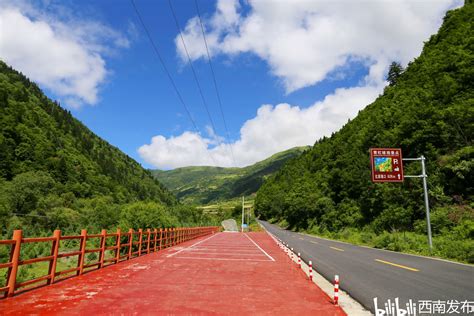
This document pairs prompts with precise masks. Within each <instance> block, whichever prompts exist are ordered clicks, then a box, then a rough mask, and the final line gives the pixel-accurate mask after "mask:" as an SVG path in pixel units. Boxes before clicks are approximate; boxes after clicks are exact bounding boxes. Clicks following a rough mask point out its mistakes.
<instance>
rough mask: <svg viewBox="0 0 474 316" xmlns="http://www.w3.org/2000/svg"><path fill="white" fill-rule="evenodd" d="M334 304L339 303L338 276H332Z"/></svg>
mask: <svg viewBox="0 0 474 316" xmlns="http://www.w3.org/2000/svg"><path fill="white" fill-rule="evenodd" d="M334 305H339V276H338V275H337V274H336V275H335V276H334Z"/></svg>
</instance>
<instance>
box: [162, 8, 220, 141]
mask: <svg viewBox="0 0 474 316" xmlns="http://www.w3.org/2000/svg"><path fill="white" fill-rule="evenodd" d="M168 4H169V6H170V10H171V14H172V15H173V19H174V22H175V23H176V28H177V30H178V33H179V37H180V38H181V43H182V44H183V47H184V51H185V52H186V56H187V58H188V64H189V66H190V67H191V70H192V73H193V77H194V81H195V82H196V85H197V87H198V90H199V94H200V96H201V100H202V104H203V105H204V108H205V109H206V113H207V117H208V118H209V122H210V123H211V126H212V128H213V130H214V132H215V133H216V132H217V130H216V127H215V125H214V121H213V120H212V117H211V113H210V112H209V107H208V106H207V102H206V98H204V93H203V92H202V88H201V84H200V83H199V79H198V77H197V74H196V70H195V69H194V65H193V62H192V60H191V57H190V56H189V52H188V48H187V47H186V42H185V41H184V37H183V32H182V30H181V26H180V25H179V21H178V18H177V16H176V12H175V11H174V8H173V5H172V4H171V0H168Z"/></svg>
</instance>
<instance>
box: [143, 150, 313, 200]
mask: <svg viewBox="0 0 474 316" xmlns="http://www.w3.org/2000/svg"><path fill="white" fill-rule="evenodd" d="M307 148H308V147H295V148H292V149H289V150H286V151H283V152H280V153H277V154H275V155H273V156H271V157H270V158H267V159H265V160H263V161H260V162H257V163H256V164H254V165H251V166H247V167H244V168H220V167H184V168H177V169H174V170H167V171H162V170H153V171H152V173H153V174H154V175H155V177H156V178H157V179H158V180H159V181H160V182H162V183H163V184H164V185H165V186H166V187H167V188H168V189H170V190H171V191H172V192H173V193H175V194H176V195H177V197H178V198H179V199H180V200H182V201H183V202H187V203H194V204H196V203H197V204H207V203H210V202H214V201H222V200H228V199H232V198H235V197H239V196H242V195H251V194H253V193H255V192H256V191H257V190H258V188H260V186H261V185H262V183H263V181H264V180H265V179H266V178H267V177H268V176H269V175H270V174H272V173H273V172H275V171H276V170H278V169H279V168H280V167H281V166H282V165H283V164H284V163H285V162H287V161H288V160H289V159H291V158H295V157H297V156H299V155H300V154H301V153H302V152H303V151H304V150H306V149H307Z"/></svg>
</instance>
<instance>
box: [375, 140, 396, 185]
mask: <svg viewBox="0 0 474 316" xmlns="http://www.w3.org/2000/svg"><path fill="white" fill-rule="evenodd" d="M370 163H371V164H372V181H373V182H403V161H402V150H401V149H400V148H371V149H370Z"/></svg>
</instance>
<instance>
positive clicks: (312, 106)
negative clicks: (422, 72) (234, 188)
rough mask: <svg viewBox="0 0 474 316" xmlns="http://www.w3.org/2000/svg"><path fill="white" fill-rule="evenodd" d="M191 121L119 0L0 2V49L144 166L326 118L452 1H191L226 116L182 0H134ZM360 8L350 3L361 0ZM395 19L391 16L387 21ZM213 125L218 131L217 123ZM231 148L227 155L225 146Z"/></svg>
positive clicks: (398, 57)
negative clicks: (199, 17) (190, 62)
mask: <svg viewBox="0 0 474 316" xmlns="http://www.w3.org/2000/svg"><path fill="white" fill-rule="evenodd" d="M135 3H136V5H137V7H138V9H139V10H140V12H141V15H142V17H143V20H144V22H145V24H146V26H147V28H148V29H149V31H150V33H151V36H152V38H153V40H154V41H155V43H156V45H157V47H158V49H159V51H160V54H162V56H163V59H164V61H165V63H166V66H167V68H168V69H169V70H170V74H171V76H172V77H173V78H174V80H175V82H176V84H177V87H178V89H179V91H180V93H181V94H182V95H183V97H184V100H185V102H186V104H187V106H188V108H189V110H190V112H191V114H192V116H193V118H194V120H195V121H196V123H197V126H198V128H199V130H200V132H201V133H200V134H198V133H195V131H194V129H193V127H192V124H191V122H190V120H189V118H188V116H187V115H186V112H185V110H184V109H183V107H182V105H181V104H180V102H179V100H178V98H177V96H176V94H175V92H174V90H173V88H172V86H171V84H170V82H169V80H168V78H167V76H166V75H165V73H164V72H163V70H162V67H161V65H160V63H159V61H158V59H157V57H156V55H155V54H154V52H153V50H152V47H151V45H150V42H149V41H148V39H147V37H146V36H145V32H144V30H143V28H142V26H141V25H140V23H139V21H138V19H137V16H136V14H135V12H134V10H133V7H132V5H131V3H130V1H129V0H101V1H97V0H95V1H92V0H91V1H89V0H81V1H15V2H13V1H0V8H1V9H3V10H0V12H1V13H0V23H1V22H3V23H5V25H6V24H7V23H8V24H12V23H14V24H15V25H17V26H18V27H17V28H10V29H9V30H8V31H7V32H4V34H3V35H0V44H1V45H0V58H2V59H3V60H4V61H6V62H7V63H9V64H10V65H12V66H13V67H15V68H17V69H18V70H21V71H22V72H24V73H25V74H26V75H27V76H29V77H30V78H32V79H33V80H35V81H36V82H38V83H39V85H40V87H42V88H43V89H44V91H45V92H46V93H47V94H48V95H49V96H50V97H51V98H53V99H58V100H60V101H61V104H62V105H63V106H64V107H66V108H69V109H71V111H72V112H73V114H74V116H75V117H77V118H78V119H79V120H81V121H82V122H84V123H85V125H87V126H88V127H89V128H90V129H91V130H92V131H94V132H95V133H96V134H98V135H99V136H100V137H102V138H104V139H105V140H107V141H108V142H110V143H111V144H112V145H114V146H117V147H118V148H120V149H121V150H123V151H124V152H125V153H127V154H128V155H130V156H131V157H133V158H135V159H136V160H137V161H139V162H140V163H142V164H143V165H144V166H145V167H147V168H162V169H170V168H175V167H182V166H187V165H220V166H233V165H238V166H243V165H248V164H251V163H254V162H256V161H259V160H262V159H264V158H266V157H268V156H269V155H271V154H273V153H276V152H278V151H281V150H285V149H288V148H291V147H293V146H301V145H308V144H313V143H314V142H315V141H316V140H317V139H318V138H320V137H322V136H325V135H329V134H330V133H331V132H334V131H336V130H337V129H339V128H340V127H341V126H342V125H343V124H344V123H345V122H347V120H348V119H349V118H353V117H354V116H355V115H356V114H357V112H358V111H359V110H361V109H363V108H364V107H365V106H366V105H367V104H369V103H370V102H372V101H373V100H374V99H375V98H376V96H377V95H378V94H380V93H381V91H382V90H383V87H384V86H385V84H386V83H385V80H384V78H385V73H386V71H387V67H388V65H389V63H390V62H392V61H394V60H395V61H399V62H401V63H402V64H407V63H408V62H409V61H410V60H412V59H413V58H414V57H416V56H417V55H419V53H420V52H421V48H422V44H423V41H426V40H427V39H428V37H429V35H430V34H433V33H435V32H436V30H437V28H438V27H439V25H440V24H441V21H442V17H443V15H444V13H445V12H446V10H447V9H449V8H453V7H456V6H459V5H460V1H449V0H437V1H434V2H430V3H427V2H426V1H408V0H407V1H404V0H400V1H395V0H394V1H364V2H363V4H364V6H361V3H362V2H360V3H357V1H352V2H350V1H342V0H340V1H332V2H328V1H301V2H298V3H297V4H295V3H292V2H291V1H289V0H288V1H283V0H281V1H277V2H272V3H269V2H268V1H249V2H247V1H245V2H243V1H241V2H239V1H232V0H225V1H218V2H215V1H207V0H198V4H199V7H200V11H201V15H202V22H203V23H204V25H205V29H206V38H207V39H208V43H209V48H210V51H211V55H212V62H213V66H214V70H215V74H216V79H217V82H218V87H219V92H220V94H221V98H222V105H223V111H224V114H225V119H226V121H227V125H228V128H229V134H230V135H229V136H230V137H227V135H226V132H225V129H224V125H223V121H222V117H221V115H220V111H219V107H218V102H217V99H216V94H215V91H214V86H213V83H212V77H211V73H210V69H209V65H208V63H207V55H206V54H205V48H204V42H203V39H202V34H201V33H200V28H197V26H198V24H196V21H198V20H197V19H196V15H197V13H196V8H195V5H194V1H193V0H186V1H185V0H175V1H173V2H172V4H173V7H174V10H175V12H176V15H177V18H178V20H179V23H180V25H181V27H182V28H183V36H184V40H185V43H186V46H187V48H188V51H189V53H190V55H191V58H192V60H193V63H194V67H195V70H196V72H197V76H198V78H199V80H200V84H201V86H202V88H203V92H204V96H205V98H206V101H207V103H208V106H209V110H210V113H211V117H212V119H213V121H214V123H215V127H216V130H215V131H214V132H215V133H213V132H209V127H210V123H209V120H208V117H207V115H206V112H205V110H204V107H203V104H202V102H201V99H200V96H199V92H198V89H197V87H196V83H195V81H194V79H193V76H192V72H191V69H190V67H189V66H188V64H187V59H186V55H185V52H184V50H183V47H182V44H181V42H180V38H179V36H178V34H179V32H178V30H177V28H176V25H175V22H174V20H173V16H172V14H171V11H170V7H169V4H168V1H166V0H159V1H151V0H135ZM361 7H363V8H361ZM395 23H396V24H397V27H394V24H395ZM216 135H217V136H216ZM232 153H233V155H232Z"/></svg>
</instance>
